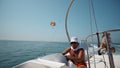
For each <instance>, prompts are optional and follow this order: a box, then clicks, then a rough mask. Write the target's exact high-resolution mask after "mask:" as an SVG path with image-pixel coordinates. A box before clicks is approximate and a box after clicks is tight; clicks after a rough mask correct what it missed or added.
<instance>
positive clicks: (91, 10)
mask: <svg viewBox="0 0 120 68" xmlns="http://www.w3.org/2000/svg"><path fill="white" fill-rule="evenodd" d="M88 1H89V14H90V29H91V34H93V30H92V27H93V25H92V22H93V20H94V22H95V26H96V31H97V32H98V27H97V23H96V17H95V11H94V7H93V1H92V0H88ZM92 13H93V20H92ZM92 42H93V36H92ZM93 53H94V54H95V49H94V45H93ZM94 67H95V68H96V63H95V55H94Z"/></svg>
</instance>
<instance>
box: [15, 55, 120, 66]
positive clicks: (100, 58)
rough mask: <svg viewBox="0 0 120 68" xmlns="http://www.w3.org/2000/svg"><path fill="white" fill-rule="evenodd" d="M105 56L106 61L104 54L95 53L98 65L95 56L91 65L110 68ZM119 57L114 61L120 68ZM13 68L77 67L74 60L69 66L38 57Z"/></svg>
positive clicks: (91, 60)
mask: <svg viewBox="0 0 120 68" xmlns="http://www.w3.org/2000/svg"><path fill="white" fill-rule="evenodd" d="M104 57H105V62H104V59H103V56H99V55H95V58H96V59H95V61H96V62H95V63H96V65H94V57H92V58H91V59H90V67H91V68H95V66H96V68H110V67H109V60H108V56H107V55H104ZM119 59H120V56H119V55H117V56H114V62H115V67H116V68H120V65H119V63H120V61H119ZM86 63H87V66H88V62H86ZM105 63H106V65H105ZM13 68H76V67H75V65H74V64H72V62H69V65H68V66H67V65H66V64H65V63H60V62H56V61H50V60H45V59H41V58H37V59H33V60H29V61H26V62H24V63H22V64H19V65H16V66H14V67H13Z"/></svg>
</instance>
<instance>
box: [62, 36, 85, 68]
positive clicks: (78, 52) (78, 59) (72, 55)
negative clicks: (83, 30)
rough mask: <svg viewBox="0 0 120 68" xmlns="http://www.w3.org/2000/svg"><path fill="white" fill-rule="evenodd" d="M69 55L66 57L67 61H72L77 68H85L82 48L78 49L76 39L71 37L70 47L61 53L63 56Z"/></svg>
mask: <svg viewBox="0 0 120 68" xmlns="http://www.w3.org/2000/svg"><path fill="white" fill-rule="evenodd" d="M67 53H69V55H67V56H66V58H67V60H70V61H72V62H73V63H74V64H75V65H76V67H77V68H87V65H86V63H85V51H84V49H83V48H80V45H79V42H78V38H77V37H72V38H71V41H70V47H68V48H67V49H66V50H64V51H63V53H62V54H63V55H65V54H67Z"/></svg>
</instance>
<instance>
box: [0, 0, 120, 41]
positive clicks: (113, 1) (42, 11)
mask: <svg viewBox="0 0 120 68" xmlns="http://www.w3.org/2000/svg"><path fill="white" fill-rule="evenodd" d="M70 1H71V0H0V40H22V41H67V36H66V31H65V16H66V12H67V9H68V6H69V4H70ZM93 7H94V11H95V17H96V23H97V26H98V31H99V32H101V31H106V30H112V29H119V28H120V1H119V0H93ZM52 21H53V22H55V23H56V26H54V27H52V26H50V23H51V22H52ZM90 28H91V27H90V13H89V3H88V0H74V3H73V4H72V7H71V9H70V12H69V15H68V31H69V34H70V37H72V36H76V37H79V38H81V39H82V40H84V39H85V38H86V37H87V36H88V35H90V34H91V30H90ZM92 29H93V30H92V31H93V32H94V33H95V32H96V28H95V24H93V25H92ZM117 38H118V37H117ZM118 39H120V38H118Z"/></svg>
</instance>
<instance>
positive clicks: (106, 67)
mask: <svg viewBox="0 0 120 68" xmlns="http://www.w3.org/2000/svg"><path fill="white" fill-rule="evenodd" d="M103 63H104V64H105V68H108V66H107V64H106V61H105V57H104V54H103Z"/></svg>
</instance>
